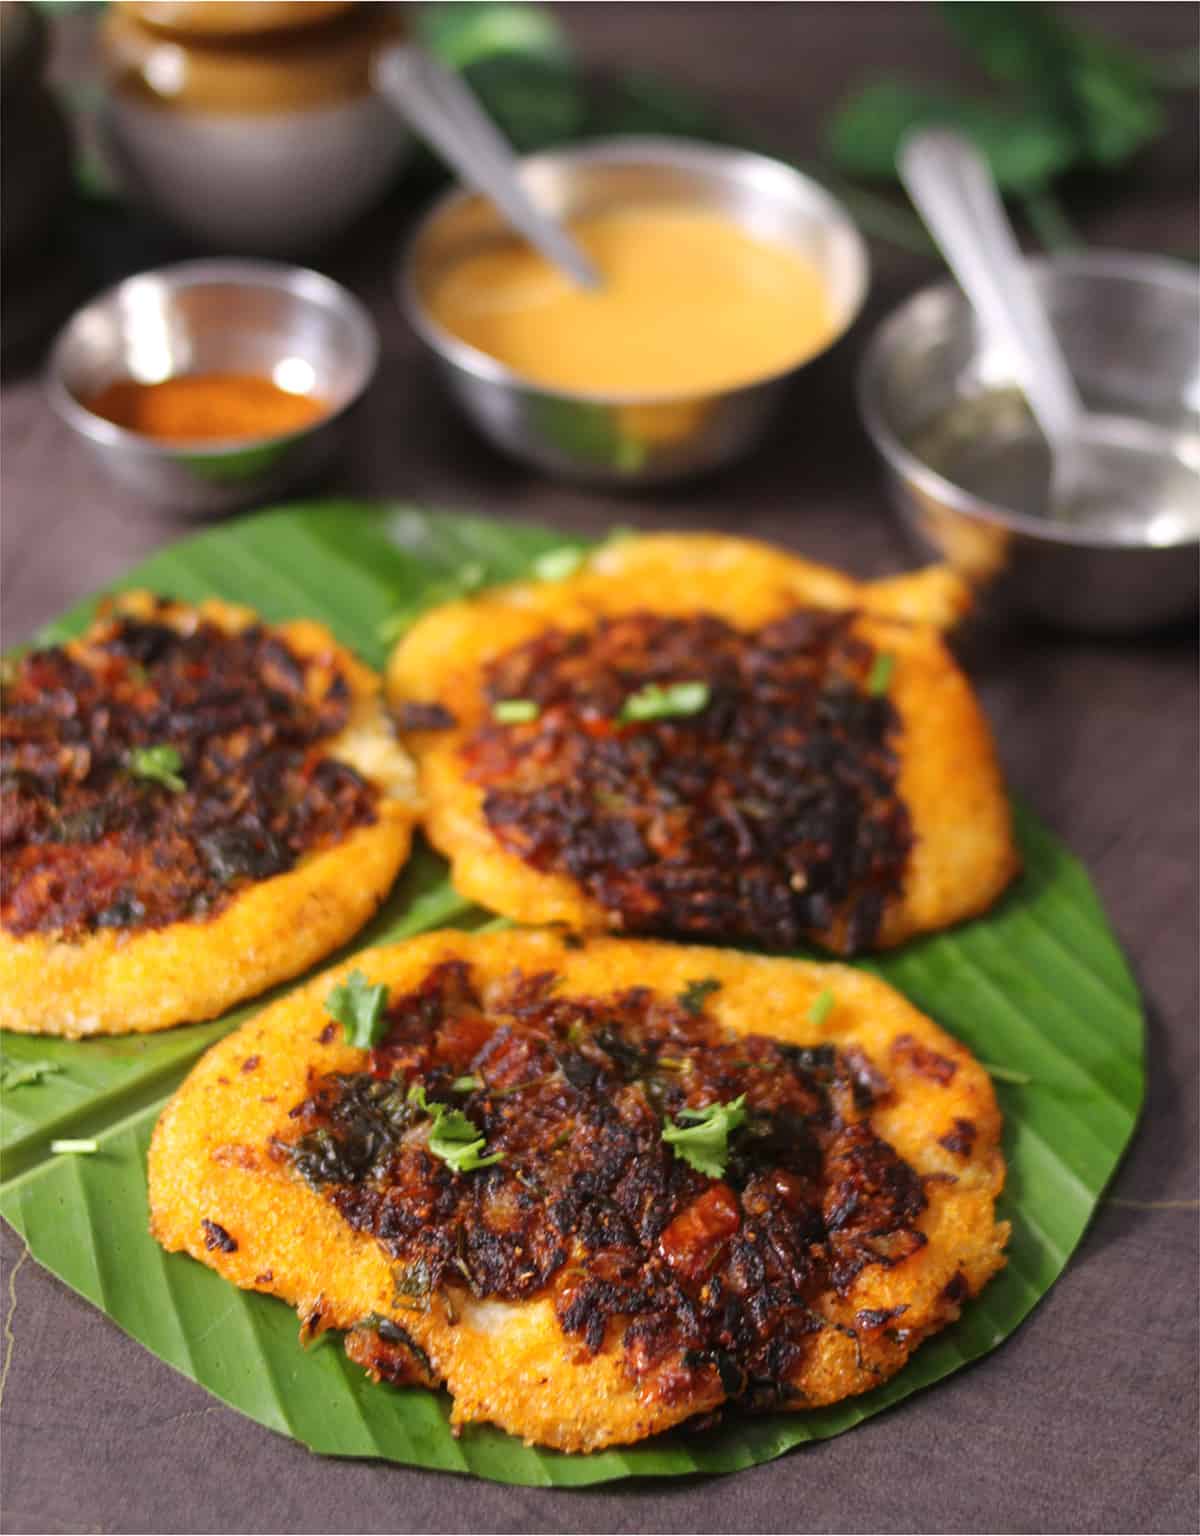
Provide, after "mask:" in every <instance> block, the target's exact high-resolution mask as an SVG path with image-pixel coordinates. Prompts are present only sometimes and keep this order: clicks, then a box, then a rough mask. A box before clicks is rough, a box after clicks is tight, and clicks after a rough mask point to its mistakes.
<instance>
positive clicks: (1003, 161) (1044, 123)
mask: <svg viewBox="0 0 1200 1536" xmlns="http://www.w3.org/2000/svg"><path fill="white" fill-rule="evenodd" d="M932 127H946V128H956V129H957V130H958V131H959V132H960V133H965V134H966V135H967V136H968V137H969V138H971V139H973V140H974V141H975V143H976V144H978V146H979V148H980V149H981V150H982V151H983V153H984V154H985V155H986V156H987V158H988V162H989V164H990V165H991V167H992V174H993V175H994V176H995V178H996V180H997V182H998V183H999V184H1000V186H1001V187H1003V188H1004V189H1005V191H1009V192H1024V191H1028V190H1030V189H1032V188H1035V187H1040V186H1043V185H1044V184H1045V183H1046V182H1047V181H1049V180H1050V179H1051V178H1053V177H1054V176H1057V175H1058V174H1059V173H1060V172H1062V171H1064V170H1066V169H1067V167H1068V166H1070V165H1071V163H1072V162H1073V160H1074V159H1075V138H1074V135H1073V134H1072V133H1071V132H1070V131H1069V130H1068V129H1064V128H1062V127H1060V126H1059V125H1058V124H1057V123H1056V122H1055V121H1054V120H1053V119H1050V118H1045V117H1040V118H1039V117H1036V116H1031V115H1028V114H1026V115H1022V114H1021V113H1020V112H1018V111H1009V110H1008V109H1007V108H1005V107H999V106H995V105H993V104H992V103H991V102H988V101H980V100H978V99H977V98H975V97H971V96H963V95H961V94H956V93H954V92H951V91H943V90H937V89H934V88H933V87H926V86H921V85H909V84H907V83H906V82H905V81H903V80H880V81H877V82H876V83H875V84H873V85H868V86H866V87H865V88H864V89H863V90H861V91H860V92H858V94H857V95H855V96H854V97H853V98H852V99H851V100H850V101H848V102H847V103H846V104H845V105H844V106H843V107H841V108H840V109H839V111H838V112H837V113H836V114H835V116H834V117H833V118H832V120H831V121H830V124H829V149H830V152H831V154H832V155H833V157H834V159H835V161H836V162H837V164H838V165H839V166H840V167H841V168H842V170H844V171H846V172H847V173H848V174H849V175H851V176H864V177H867V178H868V179H870V180H875V181H891V180H893V179H894V178H895V175H896V152H897V150H898V149H899V147H900V145H901V143H902V142H903V141H904V139H905V138H906V137H907V136H908V134H910V133H912V132H914V131H915V130H916V129H918V128H932Z"/></svg>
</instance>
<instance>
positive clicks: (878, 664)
mask: <svg viewBox="0 0 1200 1536" xmlns="http://www.w3.org/2000/svg"><path fill="white" fill-rule="evenodd" d="M895 669H896V658H895V657H894V656H893V655H892V653H891V652H890V651H880V652H879V653H878V655H877V656H876V657H875V660H874V661H873V662H872V663H871V671H870V675H869V676H868V678H867V692H868V693H869V694H872V695H873V696H874V697H876V698H878V697H879V696H880V695H881V694H885V693H886V692H887V691H888V684H889V683H890V682H891V680H892V673H893V672H894V671H895Z"/></svg>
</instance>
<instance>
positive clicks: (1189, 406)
mask: <svg viewBox="0 0 1200 1536" xmlns="http://www.w3.org/2000/svg"><path fill="white" fill-rule="evenodd" d="M1031 266H1032V270H1033V275H1034V278H1035V280H1036V282H1037V283H1038V285H1039V286H1040V287H1041V289H1042V291H1043V294H1044V297H1045V300H1046V303H1047V307H1048V309H1049V312H1050V315H1051V318H1052V320H1053V323H1054V325H1055V329H1056V331H1057V332H1058V335H1059V338H1060V340H1061V342H1062V345H1063V350H1064V352H1065V353H1066V357H1067V361H1068V363H1069V364H1070V366H1071V370H1072V372H1073V374H1074V375H1075V378H1076V381H1077V383H1078V385H1079V388H1080V392H1081V395H1082V397H1083V400H1084V404H1085V405H1086V407H1087V408H1088V410H1089V411H1090V412H1092V413H1094V415H1095V416H1096V417H1097V418H1099V419H1100V420H1101V421H1102V423H1107V426H1108V428H1109V429H1110V436H1111V437H1112V439H1113V441H1114V442H1115V441H1116V440H1117V439H1118V438H1119V439H1120V440H1121V441H1122V442H1123V443H1124V445H1125V447H1126V448H1127V449H1133V450H1134V451H1135V452H1136V451H1138V450H1139V449H1140V448H1141V447H1142V439H1143V436H1145V438H1146V440H1147V441H1151V440H1152V441H1153V443H1154V446H1155V453H1156V456H1155V458H1154V459H1153V461H1151V460H1149V459H1147V461H1146V467H1147V470H1148V471H1149V473H1147V475H1146V478H1145V489H1144V491H1143V492H1142V494H1138V493H1137V492H1136V491H1135V492H1134V493H1133V494H1131V495H1130V497H1129V500H1128V503H1127V504H1126V505H1125V506H1123V507H1121V508H1119V509H1118V515H1117V516H1116V517H1114V518H1110V519H1108V520H1107V521H1105V522H1104V523H1101V524H1090V523H1087V522H1075V523H1067V522H1064V521H1057V520H1056V521H1051V520H1049V519H1048V518H1046V517H1045V516H1044V515H1043V512H1044V505H1045V499H1046V490H1047V486H1048V483H1049V476H1050V458H1049V452H1048V450H1047V448H1046V445H1045V443H1044V442H1043V440H1042V439H1041V437H1040V435H1039V434H1038V432H1037V430H1036V427H1035V426H1034V423H1033V419H1032V417H1031V416H1030V414H1029V412H1028V409H1027V408H1026V406H1025V403H1024V398H1023V396H1022V395H1021V393H1020V391H1019V390H1018V389H1017V388H1016V386H1015V383H1014V376H1013V373H1012V370H1011V368H1010V367H1009V365H1008V362H1007V359H1006V358H1005V356H1004V354H1003V352H1002V350H1001V349H999V348H997V347H996V346H995V345H994V344H992V343H991V342H989V340H988V339H987V338H986V337H985V336H984V335H983V333H982V332H981V330H980V329H979V327H978V325H977V324H976V321H975V318H974V315H973V313H972V311H971V309H970V307H969V305H968V303H967V301H966V299H965V298H964V297H963V296H962V294H961V293H960V292H959V290H958V289H957V287H955V286H954V284H953V283H943V284H940V285H938V286H935V287H932V288H927V289H925V290H923V291H922V292H920V293H918V294H916V295H915V296H914V297H913V298H911V299H909V300H908V301H907V302H906V303H904V304H903V305H901V306H900V308H899V309H898V310H896V311H895V312H894V313H893V314H892V315H891V316H889V317H888V318H887V319H886V320H885V321H884V322H883V324H882V325H881V326H880V328H879V330H878V331H877V332H876V334H875V336H874V337H873V339H872V341H871V344H870V346H869V348H868V350H867V354H866V357H865V359H864V362H863V366H862V371H861V375H860V396H859V398H860V405H861V408H862V412H863V417H864V420H865V422H866V426H867V430H868V432H869V433H870V435H871V437H872V439H873V441H874V443H875V446H876V448H877V449H878V450H879V453H880V455H881V457H882V458H883V461H884V464H885V466H886V469H887V476H888V484H889V488H890V491H891V494H892V498H893V500H894V502H895V504H896V507H897V509H898V511H899V512H900V515H901V517H902V518H903V520H904V522H905V524H906V525H907V527H908V529H909V530H910V532H911V533H912V535H913V537H914V539H915V541H916V542H917V544H918V545H919V546H920V548H921V549H922V551H923V552H924V553H926V554H933V555H935V556H939V557H941V558H944V559H947V560H949V561H950V562H951V563H952V564H953V565H954V566H955V567H956V568H957V569H959V570H960V571H961V572H962V573H963V574H964V575H965V576H966V577H967V578H968V579H969V580H970V581H972V582H973V583H974V584H975V585H976V586H977V587H979V588H981V589H982V590H986V592H987V593H988V596H989V599H990V601H991V602H992V603H993V604H995V605H997V606H1001V607H1007V608H1009V609H1010V610H1012V611H1014V612H1017V613H1020V614H1023V615H1027V616H1034V617H1037V618H1041V619H1045V620H1047V621H1049V622H1051V623H1053V624H1057V625H1060V626H1062V627H1065V628H1071V629H1080V630H1089V631H1094V632H1097V633H1108V634H1122V633H1133V632H1136V631H1138V630H1142V629H1147V628H1151V627H1153V626H1155V625H1159V624H1164V623H1168V622H1171V621H1173V620H1178V619H1183V618H1186V617H1188V616H1189V615H1191V614H1193V613H1194V612H1195V611H1196V608H1197V603H1198V600H1200V560H1198V558H1197V557H1198V554H1200V289H1198V287H1197V283H1196V279H1195V274H1194V273H1192V272H1190V271H1189V270H1188V269H1187V268H1186V267H1184V266H1182V265H1181V264H1178V263H1175V262H1170V261H1166V260H1161V259H1159V258H1156V257H1148V256H1134V255H1123V254H1117V253H1100V252H1095V253H1081V254H1071V255H1062V256H1055V257H1053V258H1051V259H1048V260H1045V261H1041V262H1034V263H1031ZM1150 428H1153V429H1159V430H1155V431H1154V432H1153V433H1151V432H1150V431H1148V429H1150ZM1164 434H1165V442H1166V445H1167V447H1166V451H1165V453H1164V452H1162V451H1161V448H1162V444H1163V442H1164Z"/></svg>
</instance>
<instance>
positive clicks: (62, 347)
mask: <svg viewBox="0 0 1200 1536" xmlns="http://www.w3.org/2000/svg"><path fill="white" fill-rule="evenodd" d="M147 278H164V279H167V280H169V282H170V285H171V286H172V287H174V288H201V287H205V286H208V285H210V284H213V283H224V284H226V285H230V286H240V287H244V288H274V289H280V290H282V291H284V292H286V293H290V294H293V295H295V296H296V297H298V298H302V299H309V300H311V301H312V302H313V303H316V304H318V305H321V306H322V307H323V308H325V309H329V310H340V311H341V312H342V313H344V314H345V315H346V316H347V318H348V319H349V321H350V324H351V328H352V329H353V331H354V332H355V335H356V346H355V352H356V353H357V355H358V356H359V358H360V363H359V367H358V375H359V376H358V379H357V381H356V383H355V384H354V386H353V388H352V389H351V390H350V391H349V392H348V394H347V396H346V398H345V400H344V401H343V402H342V404H341V405H339V406H338V407H337V409H336V410H331V411H328V412H326V413H325V414H324V415H322V416H318V417H317V419H316V420H315V421H311V422H309V424H308V425H307V426H305V427H301V428H299V429H298V430H296V431H294V432H280V433H274V434H272V435H270V436H266V437H227V438H211V437H206V438H198V439H195V440H188V439H182V438H181V439H178V440H175V439H173V440H172V441H171V442H163V441H159V440H158V439H155V438H152V437H147V436H145V435H144V434H143V433H141V432H134V431H131V430H130V429H129V428H128V427H121V426H118V425H117V423H116V422H114V421H109V420H108V419H107V418H106V417H104V416H97V415H96V413H95V412H94V411H89V410H88V408H87V406H86V405H84V404H83V402H82V401H81V400H79V399H78V398H77V397H76V396H75V395H73V394H72V393H71V391H70V390H69V389H68V388H67V385H66V382H65V380H64V377H63V356H64V354H65V352H66V350H67V347H68V345H69V344H70V341H71V333H72V331H73V330H74V329H75V327H76V326H77V325H78V324H79V323H80V321H81V320H82V319H83V317H84V316H85V315H86V314H87V313H88V311H89V310H92V309H97V308H100V307H101V306H103V305H105V304H108V303H111V302H112V301H113V300H114V299H115V298H116V297H117V295H118V294H119V293H120V292H121V290H122V289H123V288H125V287H127V286H128V285H129V284H131V283H137V282H142V281H144V280H145V279H147ZM379 350H380V347H379V331H378V329H377V327H376V325H375V322H374V320H372V318H371V315H370V312H369V311H368V310H367V308H366V306H365V305H364V304H363V303H362V302H361V301H360V300H359V299H357V298H355V296H354V295H353V294H352V293H351V292H350V290H349V289H348V288H345V287H343V286H342V284H341V283H339V282H336V281H335V280H334V279H333V278H332V277H326V276H325V274H324V273H323V272H317V271H315V270H314V269H313V268H312V267H299V266H293V265H292V264H291V263H289V262H282V261H259V260H256V259H254V258H252V257H238V258H225V257H214V258H211V259H208V258H206V259H201V260H198V261H179V262H172V263H169V264H168V265H166V266H162V267H148V268H147V269H146V270H145V271H144V272H132V273H130V274H129V276H128V277H123V278H121V280H120V281H119V282H116V283H112V284H110V285H109V286H108V287H107V288H104V289H102V290H101V291H100V292H99V293H97V294H94V295H93V296H92V297H91V298H90V299H88V301H87V302H86V303H85V304H82V305H80V307H79V308H78V309H77V310H76V311H75V313H74V314H73V315H72V316H71V317H70V319H69V320H68V321H67V322H66V324H65V325H64V326H63V327H62V329H61V330H60V331H59V333H58V335H57V336H56V337H55V339H54V344H53V346H52V347H51V349H50V358H49V361H48V362H47V364H46V369H45V375H44V382H45V388H46V393H47V395H48V396H49V399H50V403H51V405H52V406H53V407H54V409H55V410H56V411H57V412H58V414H59V416H60V417H62V419H63V420H64V421H66V422H67V424H68V425H69V426H71V427H73V428H74V429H75V431H77V432H78V433H79V434H80V435H81V436H82V437H86V438H88V439H89V440H90V441H92V442H94V443H98V444H100V445H101V446H103V447H107V448H121V449H123V450H126V451H128V452H132V453H136V454H140V455H143V456H144V457H146V458H149V459H165V460H170V459H174V458H178V457H180V456H186V457H188V458H189V459H191V458H202V459H205V458H211V459H218V458H223V457H225V456H226V455H227V454H230V453H243V452H247V451H250V450H253V449H256V448H268V447H272V446H276V445H278V444H282V443H288V442H293V441H296V440H298V439H300V438H304V437H307V436H309V435H310V434H312V433H315V432H318V431H320V430H321V429H322V428H323V427H327V426H329V425H331V424H332V423H333V422H336V421H338V420H339V419H340V418H341V417H342V416H344V415H345V414H346V412H347V411H348V410H349V409H350V408H351V406H353V405H354V404H356V403H357V401H358V400H360V399H361V398H362V396H363V394H364V392H365V391H366V389H367V387H368V385H369V384H370V382H371V380H372V378H374V376H375V372H376V370H377V368H378V366H379Z"/></svg>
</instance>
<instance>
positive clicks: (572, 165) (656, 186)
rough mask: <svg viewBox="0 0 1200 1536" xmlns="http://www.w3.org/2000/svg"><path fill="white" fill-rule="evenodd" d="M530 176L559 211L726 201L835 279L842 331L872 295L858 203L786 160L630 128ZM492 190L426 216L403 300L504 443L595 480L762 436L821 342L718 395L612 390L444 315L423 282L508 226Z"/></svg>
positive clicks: (641, 480) (529, 168)
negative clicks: (495, 345) (566, 385)
mask: <svg viewBox="0 0 1200 1536" xmlns="http://www.w3.org/2000/svg"><path fill="white" fill-rule="evenodd" d="M521 177H522V180H523V181H524V183H525V185H526V187H527V188H528V189H529V192H530V193H531V194H532V196H533V197H534V198H535V199H536V201H537V202H538V204H539V205H540V206H541V207H543V208H544V209H546V210H547V212H549V213H551V214H552V215H553V216H554V217H556V218H558V219H560V220H566V219H571V218H576V217H579V216H581V215H586V214H592V213H596V212H599V211H601V210H603V209H606V208H611V207H613V206H621V207H625V206H628V205H630V204H637V203H648V202H653V203H663V202H668V203H673V204H676V205H680V204H683V205H692V206H701V207H709V208H715V209H718V210H720V211H721V212H723V213H725V214H726V215H728V216H729V217H730V218H732V219H734V220H736V221H737V222H738V223H739V224H742V225H743V226H744V227H745V228H747V229H748V230H750V231H751V232H752V233H754V234H756V235H759V236H761V237H762V238H764V239H768V240H775V241H780V242H782V243H784V244H787V245H790V246H793V247H794V248H795V249H796V250H798V251H800V252H801V253H802V254H803V255H804V256H805V257H806V258H807V259H808V260H810V261H811V262H812V263H813V264H814V265H815V266H816V267H817V269H818V270H819V271H820V272H821V274H822V275H823V277H824V279H825V283H826V286H827V291H828V294H829V298H830V303H831V307H832V309H833V313H834V330H833V334H832V335H831V336H830V338H829V340H828V342H826V344H825V346H824V347H822V348H821V349H820V351H821V352H824V351H827V350H828V348H829V347H830V346H832V345H833V343H834V342H835V341H836V340H837V339H838V338H839V337H840V336H841V335H842V334H843V333H844V332H845V331H846V330H847V329H848V328H849V327H850V325H851V323H852V322H853V320H854V318H855V316H856V315H857V314H858V311H859V309H860V308H861V306H862V303H863V299H864V298H865V296H866V291H867V281H868V264H867V253H866V247H865V245H864V243H863V240H862V237H861V236H860V235H859V233H858V230H857V229H856V228H855V226H854V223H853V221H852V220H851V218H850V216H849V214H848V213H847V212H846V211H845V209H844V208H843V207H842V206H841V204H840V203H838V202H837V201H836V199H835V198H833V197H831V196H830V194H829V193H828V192H827V191H825V189H824V188H823V187H822V186H820V185H819V183H817V182H815V181H813V180H812V178H811V177H809V176H805V175H804V174H803V173H802V172H800V171H796V170H793V169H792V168H791V167H790V166H788V165H784V164H783V163H782V162H780V161H777V160H770V159H767V158H766V157H764V156H762V155H754V154H747V153H746V152H744V151H742V150H734V149H725V148H721V147H718V146H715V145H710V144H700V143H694V142H690V141H686V140H681V139H667V138H619V139H608V140H603V141H599V142H596V143H592V144H587V145H584V146H581V147H578V148H574V149H566V150H559V151H555V152H553V153H548V154H540V155H532V156H530V157H528V158H527V159H524V160H522V161H521ZM507 233H508V231H507V227H506V226H505V224H504V223H503V221H502V219H501V216H500V215H499V214H498V213H497V212H496V210H495V209H494V208H493V206H492V204H491V203H490V202H488V201H487V200H486V199H485V198H483V197H480V196H478V195H477V194H475V193H470V192H465V191H454V192H451V193H449V194H448V195H447V196H445V197H443V198H442V199H441V200H440V201H439V202H438V203H437V204H436V205H435V206H434V208H433V209H432V211H431V212H430V213H429V214H428V215H427V216H426V218H425V219H424V220H423V222H422V223H421V225H420V226H419V227H418V229H417V231H416V234H415V236H414V237H413V240H412V242H411V244H410V245H409V247H408V249H407V251H406V253H405V255H404V257H403V260H402V263H401V270H400V301H401V304H402V306H403V308H404V310H405V312H406V314H407V316H408V319H409V321H410V322H411V324H412V326H413V328H414V330H415V331H416V332H417V334H418V335H419V336H420V337H421V339H422V340H423V341H424V342H425V344H426V346H427V347H428V348H429V350H430V352H431V353H432V355H433V357H434V359H435V361H436V363H437V366H438V368H439V370H440V372H441V374H442V375H443V377H444V379H445V381H446V383H447V385H448V387H449V391H450V393H451V395H452V396H453V397H454V399H455V400H457V401H458V403H459V405H461V406H462V408H463V410H464V411H465V412H466V414H467V415H468V416H469V417H470V419H471V420H472V421H473V422H474V423H475V425H476V427H478V428H479V430H480V431H481V432H482V433H483V434H484V436H485V437H487V438H489V439H490V440H491V441H492V442H493V443H494V444H495V445H496V446H497V447H498V448H500V449H502V450H504V451H505V452H507V453H510V454H512V455H513V456H515V457H516V458H519V459H524V460H527V461H528V462H530V463H532V464H535V465H537V466H538V468H540V469H544V470H548V471H550V472H551V473H552V474H556V475H562V476H565V477H567V478H570V479H575V480H581V481H585V482H590V483H593V484H603V485H610V486H611V485H615V486H628V487H634V486H641V485H654V484H662V483H663V482H665V481H669V480H678V479H682V478H684V477H686V476H690V475H695V474H698V473H700V472H701V471H704V470H709V469H714V468H716V467H717V466H718V465H720V464H724V463H727V462H728V461H729V460H731V459H734V458H736V457H738V456H739V455H740V454H743V453H745V452H746V451H747V449H749V448H751V447H752V446H753V445H754V444H755V443H756V442H757V441H758V439H759V438H760V437H761V436H762V433H763V431H764V430H765V428H766V427H767V425H768V422H769V421H770V419H771V417H772V415H773V414H774V413H775V411H776V409H777V407H778V405H779V402H780V399H781V397H782V395H783V392H784V389H785V386H786V385H787V383H788V381H789V380H790V379H791V378H792V377H793V376H794V375H795V374H796V373H797V372H799V371H800V369H801V368H803V367H806V366H807V365H808V364H809V363H810V362H812V361H813V360H814V357H816V356H818V355H820V353H819V352H818V353H814V354H811V355H809V356H807V357H805V358H804V359H803V361H802V362H801V363H799V364H797V365H796V367H793V368H790V369H788V370H787V371H785V372H784V373H781V374H775V375H772V376H770V377H767V378H763V379H761V380H758V381H757V382H755V383H754V384H751V385H749V386H748V387H742V388H738V389H730V390H724V391H720V392H717V393H710V394H690V395H671V396H662V395H655V396H632V395H631V396H614V395H597V394H584V393H577V392H568V391H558V390H550V389H546V388H544V387H541V386H538V385H536V384H533V383H531V382H530V381H528V380H526V379H524V378H522V377H520V376H519V375H518V374H516V373H513V372H512V371H511V370H510V369H508V368H507V367H505V365H504V364H503V363H500V362H498V361H497V360H496V359H495V358H493V357H489V356H488V355H487V354H486V353H484V352H480V351H478V350H476V348H474V347H472V346H469V345H467V343H465V342H463V341H460V340H459V339H458V338H457V337H456V336H453V335H451V334H450V332H448V331H446V330H444V329H443V328H442V327H441V326H440V325H438V324H437V322H436V321H435V320H434V319H433V317H432V315H431V314H430V313H429V311H428V309H427V308H426V305H425V303H424V301H423V299H422V289H423V284H424V283H425V282H426V281H427V280H428V277H429V275H430V274H431V273H433V272H436V271H438V270H441V269H442V268H444V267H445V266H446V265H449V264H451V263H453V262H455V261H457V260H459V259H461V258H462V257H463V256H465V255H466V254H468V253H469V252H471V251H472V250H475V249H478V248H479V247H480V246H482V245H484V244H486V243H488V242H490V241H493V240H495V239H496V238H497V237H499V236H502V235H507Z"/></svg>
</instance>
